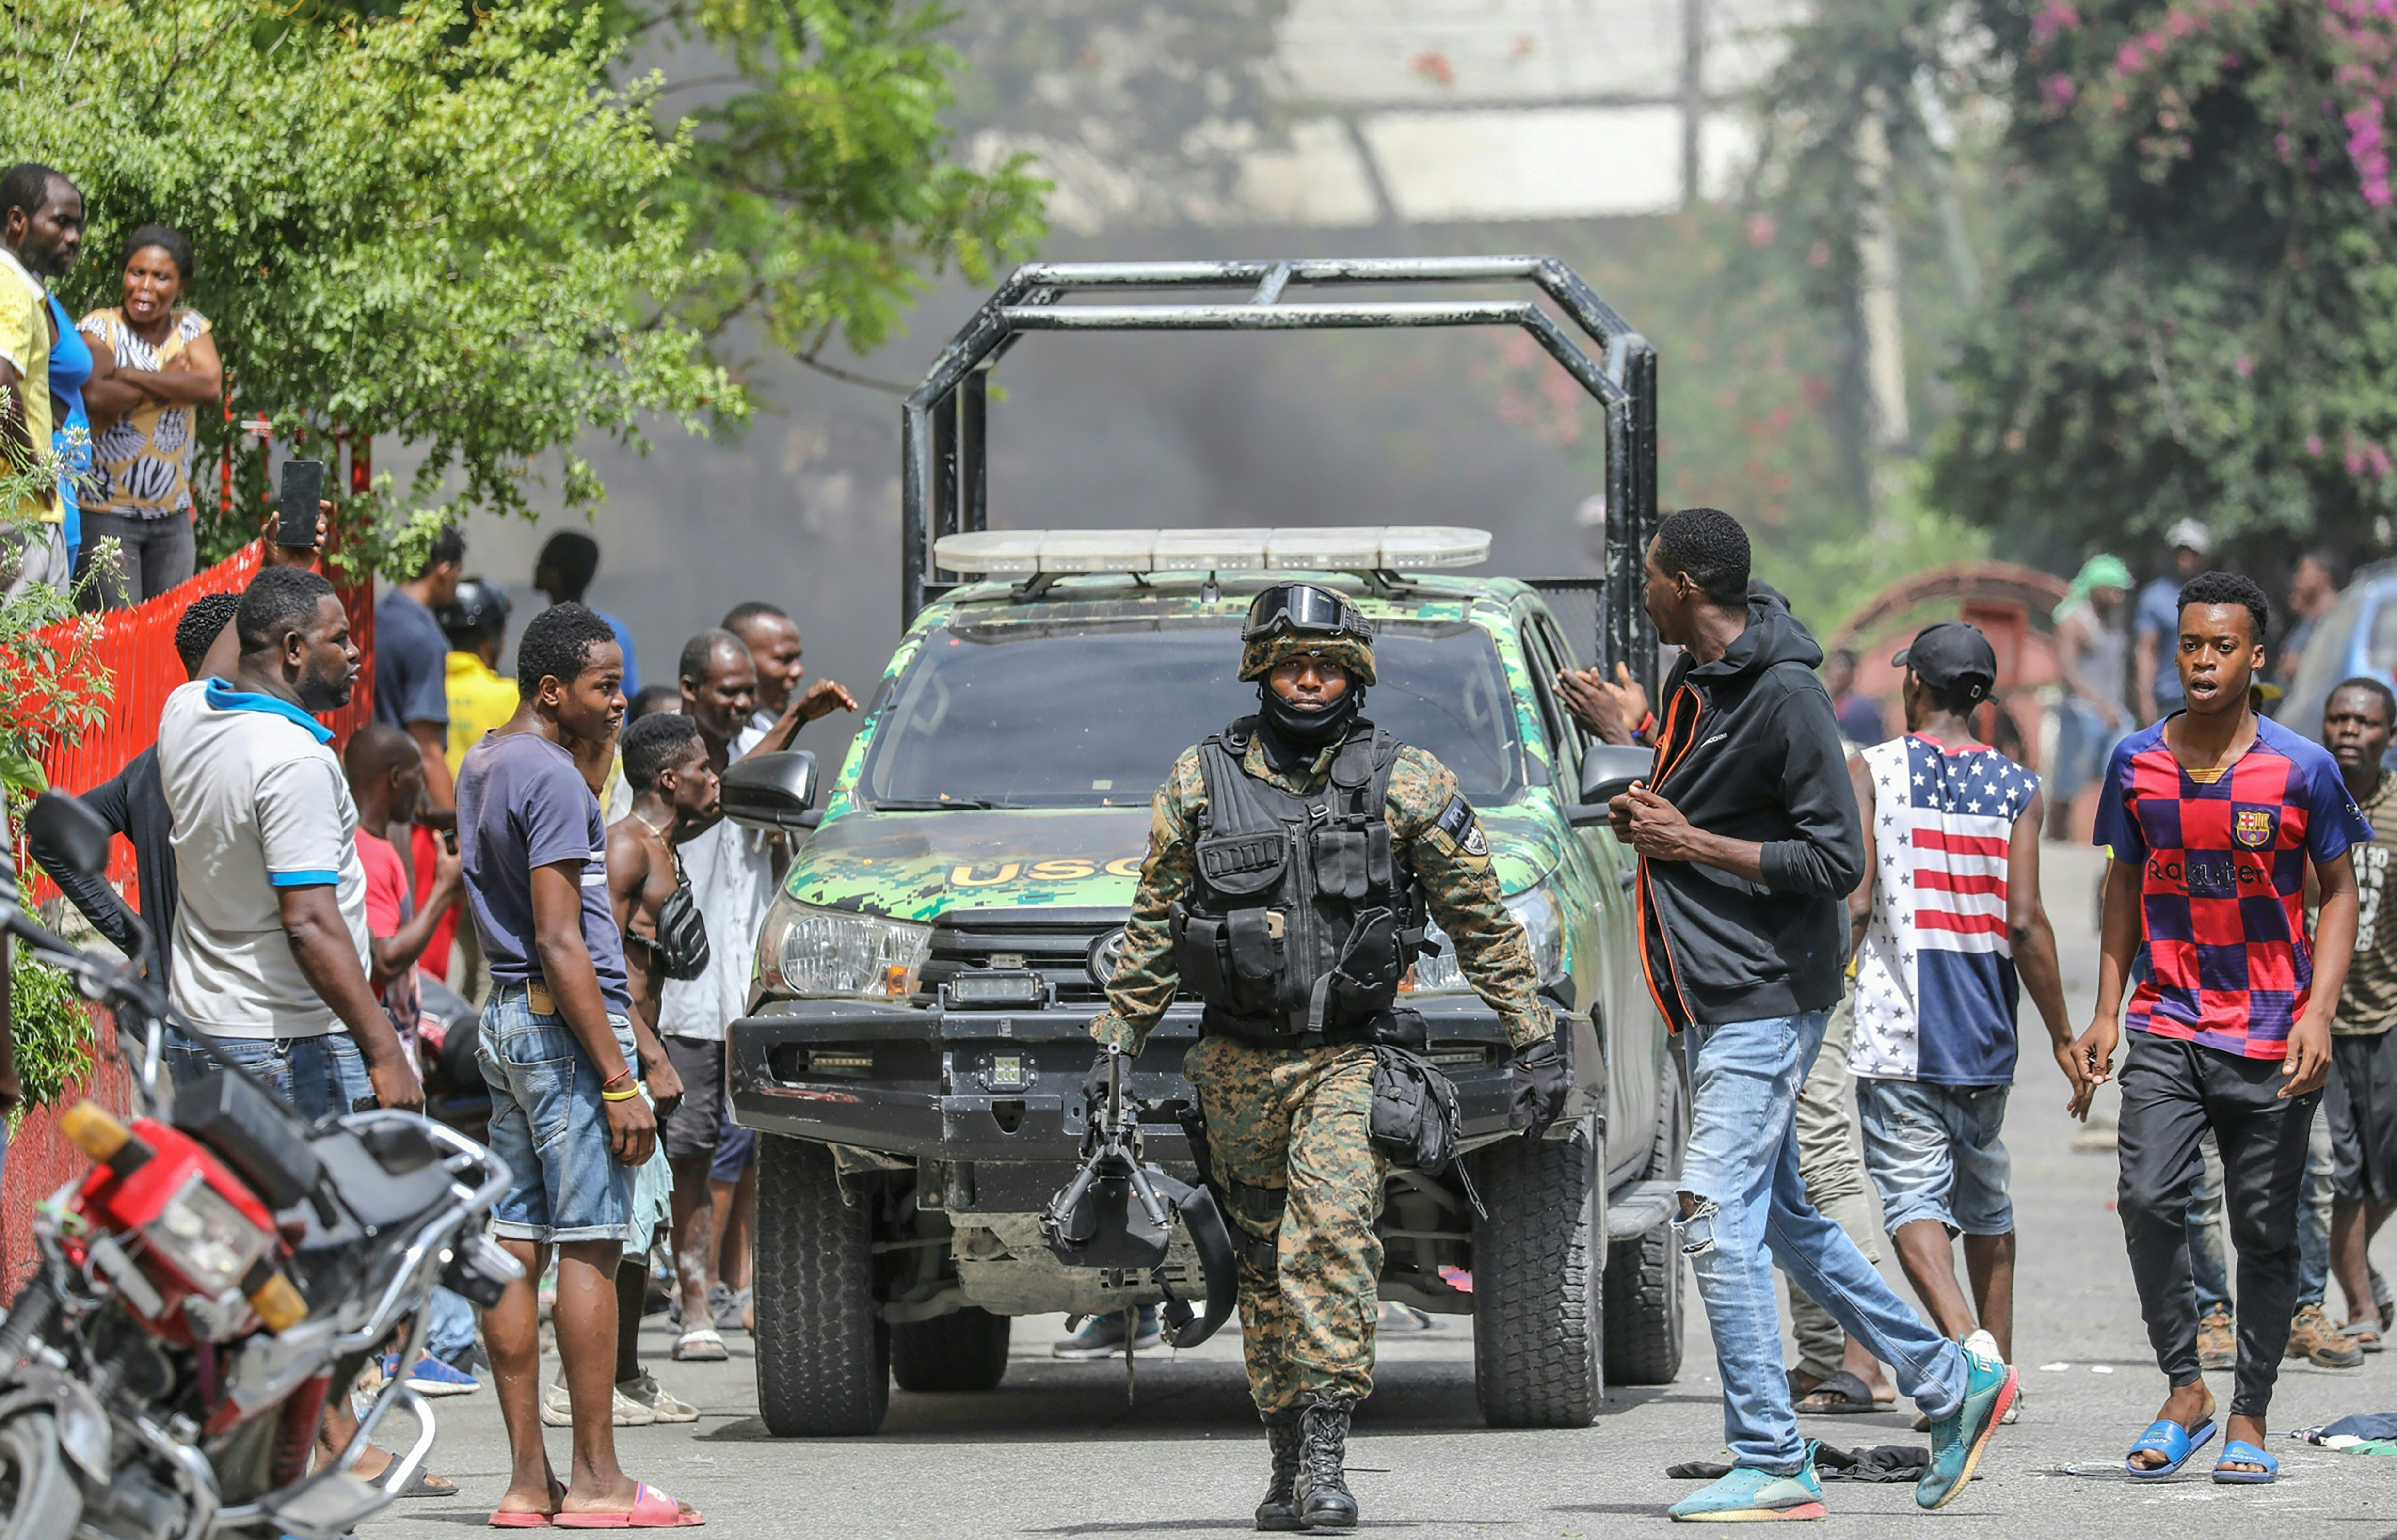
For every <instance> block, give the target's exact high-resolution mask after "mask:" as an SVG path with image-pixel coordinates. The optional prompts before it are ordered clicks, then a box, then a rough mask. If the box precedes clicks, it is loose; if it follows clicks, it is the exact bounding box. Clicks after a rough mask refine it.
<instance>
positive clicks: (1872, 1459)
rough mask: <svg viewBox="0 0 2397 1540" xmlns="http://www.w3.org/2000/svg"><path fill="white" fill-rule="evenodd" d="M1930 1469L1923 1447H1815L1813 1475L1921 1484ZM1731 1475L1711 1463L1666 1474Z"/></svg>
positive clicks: (1694, 1477) (1691, 1477) (1685, 1477)
mask: <svg viewBox="0 0 2397 1540" xmlns="http://www.w3.org/2000/svg"><path fill="white" fill-rule="evenodd" d="M1930 1468H1931V1451H1929V1450H1927V1449H1925V1448H1923V1447H1922V1445H1921V1444H1880V1445H1877V1446H1875V1447H1874V1448H1871V1449H1839V1448H1835V1447H1834V1446H1832V1445H1830V1444H1826V1443H1817V1444H1815V1445H1814V1474H1815V1476H1816V1477H1817V1478H1818V1479H1820V1480H1826V1481H1919V1480H1922V1473H1923V1472H1924V1471H1926V1470H1928V1469H1930ZM1730 1473H1731V1466H1726V1465H1717V1464H1715V1463H1714V1462H1713V1461H1711V1460H1690V1461H1686V1462H1684V1463H1683V1464H1681V1465H1678V1466H1666V1467H1665V1474H1666V1475H1667V1477H1669V1478H1670V1479H1672V1480H1676V1481H1713V1480H1721V1478H1723V1477H1724V1476H1727V1475H1729V1474H1730Z"/></svg>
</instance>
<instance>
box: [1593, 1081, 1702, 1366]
mask: <svg viewBox="0 0 2397 1540" xmlns="http://www.w3.org/2000/svg"><path fill="white" fill-rule="evenodd" d="M1679 1046H1680V1045H1679V1044H1678V1043H1677V1044H1676V1045H1675V1051H1674V1052H1673V1053H1671V1054H1670V1055H1669V1061H1670V1062H1669V1065H1668V1072H1667V1074H1666V1076H1665V1077H1664V1085H1663V1087H1662V1094H1661V1095H1660V1096H1659V1098H1658V1100H1659V1101H1660V1102H1662V1103H1663V1105H1662V1107H1661V1108H1660V1110H1659V1113H1658V1117H1657V1119H1656V1148H1655V1152H1654V1154H1652V1155H1651V1156H1650V1157H1649V1158H1648V1178H1649V1180H1651V1181H1655V1182H1666V1181H1672V1180H1675V1179H1677V1178H1679V1177H1680V1176H1681V1155H1682V1152H1683V1151H1684V1150H1685V1149H1687V1148H1688V1146H1689V1143H1690V1093H1689V1088H1688V1085H1687V1082H1685V1081H1684V1080H1683V1079H1682V1078H1681V1053H1680V1051H1679ZM1606 1373H1607V1374H1608V1376H1609V1377H1611V1378H1612V1379H1613V1380H1614V1383H1615V1384H1617V1385H1670V1384H1672V1383H1673V1381H1674V1379H1675V1378H1676V1377H1678V1376H1679V1375H1680V1373H1681V1246H1680V1244H1679V1243H1678V1241H1677V1239H1676V1238H1675V1236H1674V1234H1673V1226H1672V1225H1670V1224H1669V1223H1667V1224H1663V1225H1657V1226H1656V1227H1655V1228H1654V1229H1653V1230H1650V1231H1649V1232H1648V1233H1647V1234H1646V1235H1643V1236H1641V1237H1640V1239H1638V1240H1637V1241H1636V1242H1631V1243H1628V1244H1625V1245H1622V1246H1619V1247H1617V1248H1616V1250H1615V1252H1614V1254H1613V1255H1612V1256H1610V1257H1608V1258H1607V1260H1606Z"/></svg>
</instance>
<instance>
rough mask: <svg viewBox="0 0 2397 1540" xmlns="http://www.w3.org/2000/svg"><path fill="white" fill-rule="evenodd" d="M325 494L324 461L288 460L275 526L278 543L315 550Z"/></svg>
mask: <svg viewBox="0 0 2397 1540" xmlns="http://www.w3.org/2000/svg"><path fill="white" fill-rule="evenodd" d="M324 495H325V462H323V461H321V460H287V461H285V462H283V498H282V503H281V508H282V516H281V518H280V520H279V521H278V522H277V524H276V526H275V544H277V545H281V546H284V547H286V548H288V549H290V550H295V551H299V550H314V549H315V545H316V516H317V511H318V510H317V507H316V504H317V502H319V501H321V500H322V499H323V497H324Z"/></svg>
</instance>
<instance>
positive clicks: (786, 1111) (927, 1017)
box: [725, 995, 1606, 1164]
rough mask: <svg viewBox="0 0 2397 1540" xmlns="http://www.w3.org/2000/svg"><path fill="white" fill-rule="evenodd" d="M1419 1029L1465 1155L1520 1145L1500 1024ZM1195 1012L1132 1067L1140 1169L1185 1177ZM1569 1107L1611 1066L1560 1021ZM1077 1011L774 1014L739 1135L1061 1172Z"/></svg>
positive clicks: (1464, 1004) (750, 1051)
mask: <svg viewBox="0 0 2397 1540" xmlns="http://www.w3.org/2000/svg"><path fill="white" fill-rule="evenodd" d="M1405 1003H1406V1004H1407V1005H1408V1006H1409V1007H1410V1008H1412V1009H1413V1010H1415V1011H1421V1012H1422V1014H1423V1016H1424V1019H1425V1023H1426V1026H1427V1027H1428V1029H1429V1034H1428V1035H1429V1047H1428V1049H1427V1056H1428V1057H1429V1058H1431V1060H1432V1061H1433V1062H1434V1063H1435V1064H1437V1065H1440V1068H1441V1069H1442V1070H1443V1071H1445V1072H1446V1073H1447V1075H1448V1076H1449V1078H1451V1079H1452V1080H1453V1081H1454V1082H1455V1083H1456V1087H1457V1093H1458V1100H1459V1102H1460V1104H1461V1105H1462V1110H1463V1112H1464V1118H1465V1142H1466V1144H1467V1145H1473V1144H1478V1143H1483V1142H1486V1141H1488V1140H1490V1139H1495V1138H1500V1137H1504V1136H1506V1135H1507V1134H1509V1133H1511V1132H1514V1130H1513V1125H1512V1124H1511V1123H1510V1121H1509V1120H1508V1110H1509V1105H1510V1097H1509V1095H1508V1091H1507V1080H1506V1064H1507V1062H1508V1060H1509V1059H1510V1057H1511V1051H1510V1050H1509V1049H1508V1047H1507V1043H1506V1030H1505V1028H1504V1027H1503V1026H1502V1025H1501V1024H1499V1020H1498V1016H1497V1013H1496V1012H1494V1011H1492V1010H1491V1009H1490V1008H1489V1007H1488V1006H1487V1005H1485V1004H1483V1003H1482V1001H1481V1000H1480V998H1479V997H1476V996H1471V995H1453V996H1451V995H1443V996H1426V997H1414V996H1410V997H1407V998H1406V1001H1405ZM1198 1014H1199V1011H1198V1007H1197V1006H1196V1005H1177V1006H1175V1007H1173V1008H1172V1010H1170V1011H1167V1013H1166V1016H1165V1019H1164V1020H1163V1021H1162V1022H1160V1023H1158V1026H1157V1028H1156V1030H1155V1031H1153V1032H1151V1033H1150V1035H1149V1038H1148V1044H1147V1047H1146V1049H1145V1051H1143V1052H1142V1054H1141V1055H1140V1057H1139V1058H1138V1059H1136V1060H1134V1061H1133V1062H1132V1092H1133V1094H1135V1095H1137V1096H1138V1097H1140V1098H1141V1099H1142V1100H1143V1101H1144V1102H1145V1103H1148V1104H1151V1105H1152V1108H1153V1110H1151V1111H1150V1112H1148V1113H1147V1114H1146V1116H1147V1117H1148V1118H1151V1119H1153V1120H1152V1121H1148V1122H1145V1123H1144V1124H1143V1125H1142V1133H1143V1136H1144V1139H1145V1145H1146V1148H1147V1152H1148V1157H1149V1158H1151V1159H1153V1160H1164V1161H1169V1162H1180V1163H1185V1164H1186V1163H1187V1162H1188V1160H1189V1158H1190V1156H1189V1151H1188V1147H1187V1145H1186V1144H1185V1141H1184V1139H1183V1135H1182V1130H1181V1127H1180V1125H1179V1124H1177V1123H1176V1122H1174V1121H1173V1113H1174V1112H1175V1111H1176V1110H1178V1109H1179V1108H1181V1107H1185V1106H1187V1105H1190V1104H1191V1103H1192V1101H1193V1100H1195V1096H1194V1093H1193V1092H1192V1091H1191V1089H1190V1082H1189V1081H1188V1080H1186V1079H1185V1078H1183V1075H1182V1059H1183V1055H1184V1053H1185V1051H1187V1050H1188V1049H1189V1047H1190V1046H1191V1045H1192V1044H1193V1043H1194V1042H1195V1041H1197V1039H1198ZM1557 1020H1558V1028H1559V1034H1560V1038H1561V1039H1562V1042H1563V1046H1564V1048H1565V1051H1566V1052H1567V1053H1568V1054H1569V1055H1570V1056H1571V1060H1572V1063H1573V1079H1574V1086H1575V1091H1576V1092H1577V1094H1576V1097H1575V1099H1574V1101H1573V1103H1572V1104H1570V1105H1568V1106H1567V1108H1566V1115H1565V1117H1564V1118H1560V1119H1559V1127H1560V1129H1562V1128H1565V1127H1567V1126H1569V1125H1570V1123H1571V1121H1572V1119H1573V1118H1576V1117H1579V1116H1580V1115H1582V1114H1584V1113H1587V1112H1599V1113H1601V1114H1602V1113H1603V1110H1604V1108H1605V1105H1606V1066H1605V1061H1604V1058H1603V1056H1602V1054H1601V1052H1600V1047H1599V1041H1600V1039H1599V1037H1598V1034H1597V1033H1596V1032H1595V1031H1594V1030H1593V1028H1592V1026H1591V1024H1590V1020H1589V1018H1588V1017H1587V1015H1578V1014H1572V1013H1567V1012H1562V1011H1560V1012H1558V1017H1557ZM1090 1024H1091V1011H1090V1009H1089V1008H1088V1007H1087V1006H1077V1007H1074V1008H1070V1009H1056V1008H1051V1009H1049V1010H1042V1011H972V1010H957V1009H954V1008H944V1007H914V1006H900V1005H879V1004H876V1003H874V1002H872V1001H868V1000H773V1001H769V1002H766V1003H765V1004H763V1005H761V1006H760V1008H759V1009H758V1010H757V1012H756V1013H754V1014H752V1015H749V1016H745V1017H743V1019H741V1020H740V1021H737V1022H735V1023H733V1024H732V1025H731V1027H730V1030H729V1032H728V1033H727V1035H726V1038H727V1041H726V1050H727V1051H726V1054H725V1075H726V1078H727V1081H728V1088H727V1089H728V1090H729V1091H730V1095H731V1099H732V1107H733V1116H734V1118H736V1119H737V1120H738V1121H739V1122H740V1123H741V1125H742V1126H743V1127H744V1128H751V1129H756V1130H757V1131H758V1132H764V1133H774V1134H781V1135H783V1136H785V1137H788V1138H795V1139H810V1140H815V1141H818V1142H821V1143H824V1144H828V1145H849V1146H851V1147H854V1148H857V1149H862V1150H872V1151H875V1152H877V1153H879V1154H882V1155H885V1156H893V1157H901V1158H915V1159H917V1160H932V1161H960V1160H967V1161H1019V1160H1071V1159H1073V1158H1076V1156H1077V1154H1078V1151H1079V1150H1080V1148H1081V1144H1082V1133H1083V1127H1084V1118H1083V1108H1082V1091H1081V1087H1082V1078H1083V1076H1084V1075H1085V1074H1086V1073H1088V1071H1089V1070H1090V1067H1091V1037H1090Z"/></svg>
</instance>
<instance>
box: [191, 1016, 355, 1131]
mask: <svg viewBox="0 0 2397 1540" xmlns="http://www.w3.org/2000/svg"><path fill="white" fill-rule="evenodd" d="M216 1047H217V1051H218V1052H220V1053H221V1054H223V1055H224V1056H225V1057H226V1058H228V1059H231V1060H232V1061H233V1062H234V1064H237V1065H240V1066H241V1067H242V1068H244V1069H246V1070H248V1072H249V1073H250V1074H252V1075H254V1076H256V1077H257V1078H259V1079H261V1080H263V1081H265V1082H266V1084H267V1085H268V1086H269V1087H270V1088H271V1089H272V1090H273V1091H275V1094H276V1095H278V1096H280V1097H282V1098H283V1099H284V1100H285V1101H287V1102H288V1103H290V1104H291V1105H292V1107H293V1108H294V1109H295V1110H296V1111H298V1113H299V1114H300V1116H301V1117H302V1118H307V1119H308V1120H309V1121H310V1122H312V1123H313V1122H315V1121H316V1120H318V1119H319V1118H337V1117H339V1116H341V1114H343V1113H345V1112H350V1111H353V1110H355V1108H356V1106H357V1105H358V1102H359V1101H360V1099H361V1098H363V1099H364V1100H365V1101H366V1102H367V1104H368V1105H373V1103H374V1099H375V1089H374V1081H373V1080H372V1079H371V1078H368V1075H367V1061H366V1055H365V1054H363V1053H360V1052H359V1051H358V1045H357V1042H356V1040H355V1038H352V1037H351V1036H350V1035H349V1034H348V1033H347V1032H328V1033H326V1034H325V1035H324V1036H323V1037H320V1038H217V1039H216ZM160 1057H161V1059H162V1060H163V1061H164V1063H165V1064H166V1066H167V1078H170V1079H172V1080H173V1081H174V1083H175V1086H176V1088H177V1089H178V1090H181V1088H182V1087H184V1086H187V1085H190V1084H191V1083H192V1082H193V1081H194V1080H197V1079H200V1078H203V1077H205V1076H208V1075H209V1074H212V1073H214V1072H215V1070H216V1067H217V1065H216V1061H215V1060H213V1059H211V1058H209V1057H208V1055H207V1054H205V1053H203V1052H201V1051H199V1050H198V1049H197V1048H195V1047H194V1046H193V1045H192V1043H191V1042H190V1040H189V1039H187V1038H184V1037H183V1036H182V1035H181V1033H170V1034H168V1036H167V1041H166V1044H165V1051H164V1052H163V1053H162V1054H161V1055H160Z"/></svg>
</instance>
